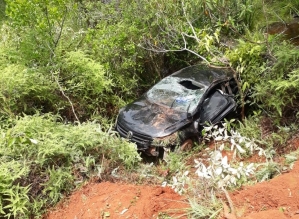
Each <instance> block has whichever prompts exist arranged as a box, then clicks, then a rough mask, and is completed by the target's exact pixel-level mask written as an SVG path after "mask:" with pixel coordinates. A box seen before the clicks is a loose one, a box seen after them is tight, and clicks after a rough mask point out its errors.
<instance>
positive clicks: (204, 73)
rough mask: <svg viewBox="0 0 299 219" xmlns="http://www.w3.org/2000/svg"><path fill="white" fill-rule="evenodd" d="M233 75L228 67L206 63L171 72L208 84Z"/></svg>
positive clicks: (180, 76) (174, 74) (177, 75)
mask: <svg viewBox="0 0 299 219" xmlns="http://www.w3.org/2000/svg"><path fill="white" fill-rule="evenodd" d="M232 75H233V74H232V72H231V71H229V70H227V69H224V68H215V67H209V66H206V65H193V66H189V67H186V68H183V69H181V70H179V71H177V72H175V73H173V74H171V76H172V77H179V78H183V79H189V80H194V81H197V82H199V83H202V84H204V85H206V86H209V85H210V84H211V83H212V82H213V81H216V80H219V79H225V78H232Z"/></svg>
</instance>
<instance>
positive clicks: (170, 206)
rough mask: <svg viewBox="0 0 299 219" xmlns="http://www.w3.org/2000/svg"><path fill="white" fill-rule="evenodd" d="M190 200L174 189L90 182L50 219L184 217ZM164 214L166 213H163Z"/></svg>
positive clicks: (51, 212) (62, 205)
mask: <svg viewBox="0 0 299 219" xmlns="http://www.w3.org/2000/svg"><path fill="white" fill-rule="evenodd" d="M186 207H188V205H187V201H186V200H184V198H183V197H181V196H179V195H178V194H177V193H175V192H174V191H173V190H172V189H171V188H168V187H166V188H163V187H158V186H138V185H128V184H120V183H110V182H103V183H90V184H87V185H86V186H84V187H83V188H81V189H80V190H78V191H76V192H75V193H74V194H72V195H71V197H70V198H69V200H68V201H66V202H65V203H63V204H61V205H60V206H58V207H57V208H56V209H54V210H52V211H50V212H49V214H48V216H46V217H45V218H47V219H91V218H92V219H98V218H99V219H100V218H107V219H108V218H109V219H110V218H140V219H149V218H157V217H158V215H159V214H160V215H162V214H166V215H169V216H173V217H180V218H184V217H181V216H182V215H184V212H185V208H186ZM163 212H164V213H163Z"/></svg>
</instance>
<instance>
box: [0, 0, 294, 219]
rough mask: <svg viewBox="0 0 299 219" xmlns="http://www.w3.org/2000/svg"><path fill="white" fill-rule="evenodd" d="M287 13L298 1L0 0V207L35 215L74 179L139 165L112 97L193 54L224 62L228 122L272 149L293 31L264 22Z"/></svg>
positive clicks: (290, 71) (5, 213)
mask: <svg viewBox="0 0 299 219" xmlns="http://www.w3.org/2000/svg"><path fill="white" fill-rule="evenodd" d="M296 15H299V2H298V1H292V2H291V3H290V1H278V0H264V1H259V0H231V1H220V0H209V1H207V0H197V1H194V0H184V1H182V0H180V1H168V0H166V1H165V0H163V1H162V0H151V1H145V0H139V1H131V0H122V1H120V0H111V1H93V0H87V1H81V0H51V1H44V0H27V1H21V0H5V1H4V2H3V1H0V25H1V26H0V28H1V29H0V31H1V34H0V42H1V43H0V67H1V74H0V85H1V86H0V99H1V103H0V118H1V124H0V127H1V129H0V134H1V139H0V217H6V218H34V217H39V216H41V214H42V213H43V212H44V211H45V209H46V208H48V207H49V206H53V205H54V204H55V203H57V202H58V201H59V200H60V199H61V197H62V196H63V195H64V194H67V193H69V192H70V191H71V190H72V189H73V188H75V187H76V185H78V184H80V183H81V182H83V181H84V180H88V179H90V178H92V177H95V176H96V177H98V178H101V179H102V178H106V174H107V173H108V172H109V171H110V170H112V169H113V168H117V167H118V166H122V167H124V168H127V169H132V168H133V167H134V166H136V165H138V161H139V160H140V157H139V155H138V154H137V152H136V151H135V146H134V145H133V144H131V143H128V142H127V141H124V140H121V139H119V138H117V136H116V135H115V133H114V132H113V131H111V127H112V124H113V121H114V119H115V116H116V114H117V112H118V110H119V108H120V107H122V106H124V105H125V104H126V103H128V102H130V101H131V100H132V99H134V98H135V97H136V96H138V95H140V94H141V93H142V92H144V91H145V90H146V89H147V88H148V87H149V86H151V85H152V84H153V83H154V82H155V81H157V80H159V79H161V78H163V77H164V76H166V75H168V74H170V73H172V72H173V71H175V70H177V69H179V68H181V67H184V66H188V65H192V64H196V63H200V62H204V63H206V64H208V65H217V66H221V67H227V68H231V69H232V70H233V71H234V72H235V77H236V78H238V80H239V81H240V84H239V88H240V90H241V91H242V92H241V94H240V96H241V98H240V104H241V106H243V107H244V106H245V109H247V110H246V112H247V113H246V114H244V115H243V117H244V116H246V117H247V118H246V119H244V120H243V123H239V125H238V124H236V126H237V128H239V129H240V132H241V133H242V134H243V135H245V136H248V137H251V138H255V139H257V141H258V140H263V141H259V144H260V146H262V147H263V146H264V147H267V148H268V149H269V151H270V149H271V150H272V149H273V150H274V151H275V149H276V147H278V146H279V144H281V143H282V141H284V140H285V139H287V137H286V135H285V133H283V134H281V133H282V132H281V130H282V128H284V129H283V130H291V131H294V130H295V129H297V128H298V122H297V118H298V113H299V107H298V106H299V98H298V97H297V96H298V94H299V89H298V88H299V79H298V76H299V65H298V58H299V50H298V48H297V47H296V46H295V44H296V43H297V42H296V36H297V35H299V32H298V28H297V30H296V29H290V28H289V29H286V31H285V33H288V35H285V34H279V33H281V31H275V30H274V29H273V27H272V26H271V25H270V24H272V23H274V22H277V21H278V22H280V23H279V26H280V27H281V26H283V25H284V24H286V23H287V24H292V25H293V26H296V22H295V21H294V16H296ZM284 27H288V26H286V25H284ZM271 28H272V29H271ZM267 31H268V32H269V33H270V32H271V33H272V32H273V33H274V35H269V34H266V32H267ZM296 31H297V32H296ZM245 96H246V98H245ZM265 121H271V122H268V123H267V127H266V128H267V131H270V132H271V133H274V134H275V135H274V134H272V137H270V138H269V139H268V140H265V139H259V138H261V136H262V134H261V133H263V130H260V129H259V127H260V124H262V123H263V124H265ZM289 133H291V132H289ZM275 139H276V140H275ZM277 139H278V140H277ZM170 165H174V162H172V163H170ZM174 169H175V168H174Z"/></svg>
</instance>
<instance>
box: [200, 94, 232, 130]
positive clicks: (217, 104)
mask: <svg viewBox="0 0 299 219" xmlns="http://www.w3.org/2000/svg"><path fill="white" fill-rule="evenodd" d="M235 109H236V102H235V100H234V98H233V97H232V96H229V95H227V94H225V93H223V92H222V91H221V90H215V91H214V92H213V93H211V95H208V97H207V98H206V99H205V100H204V102H203V105H202V111H201V114H200V123H201V124H205V123H207V122H208V123H211V124H215V123H218V122H220V121H221V120H222V119H223V118H224V117H225V116H227V115H228V114H229V113H230V112H232V111H233V110H235Z"/></svg>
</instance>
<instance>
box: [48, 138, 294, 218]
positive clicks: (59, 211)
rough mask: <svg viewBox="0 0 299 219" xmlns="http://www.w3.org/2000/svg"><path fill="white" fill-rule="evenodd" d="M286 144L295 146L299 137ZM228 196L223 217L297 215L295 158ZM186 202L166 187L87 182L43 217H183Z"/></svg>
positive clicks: (290, 216) (287, 216)
mask: <svg viewBox="0 0 299 219" xmlns="http://www.w3.org/2000/svg"><path fill="white" fill-rule="evenodd" d="M289 146H290V147H291V148H292V149H298V146H299V140H298V139H296V140H295V141H293V142H291V143H290V145H289ZM229 196H230V199H231V201H232V203H233V205H232V206H233V211H232V212H234V215H232V217H227V219H289V218H292V219H299V161H297V162H296V163H295V164H294V166H293V168H292V169H291V170H289V171H288V172H285V173H282V174H281V175H279V176H277V177H275V178H274V179H272V180H270V181H267V182H262V183H257V184H255V185H252V186H245V187H243V188H241V189H240V190H238V191H234V192H231V193H229ZM223 201H225V202H227V200H226V199H225V200H223ZM187 203H188V202H187V199H186V198H184V197H183V196H180V195H178V194H177V193H175V192H174V191H173V190H172V189H171V188H168V187H165V188H164V187H159V186H149V185H146V186H141V185H131V184H121V183H110V182H102V183H89V184H87V185H85V186H83V187H82V188H81V189H79V190H78V191H76V192H74V193H73V194H72V195H71V196H70V197H69V198H68V200H66V201H64V202H63V203H61V204H60V205H58V206H57V207H56V208H55V209H52V210H51V211H49V212H48V214H47V216H45V219H118V218H122V219H124V218H126V219H127V218H129V219H131V218H132V219H135V218H136V219H151V218H160V219H162V218H169V217H163V215H164V216H165V215H168V216H171V217H172V218H186V215H185V212H186V208H188V207H189V206H188V204H187ZM219 218H221V219H225V217H224V216H223V217H221V216H220V217H219Z"/></svg>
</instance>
